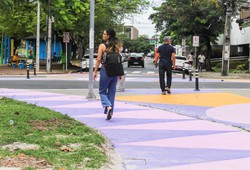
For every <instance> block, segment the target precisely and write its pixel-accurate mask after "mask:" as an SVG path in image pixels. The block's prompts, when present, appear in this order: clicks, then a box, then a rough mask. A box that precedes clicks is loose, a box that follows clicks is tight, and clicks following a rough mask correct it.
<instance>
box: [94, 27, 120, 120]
mask: <svg viewBox="0 0 250 170" xmlns="http://www.w3.org/2000/svg"><path fill="white" fill-rule="evenodd" d="M102 38H103V40H104V43H102V44H100V45H99V48H98V56H97V62H96V64H95V70H94V80H96V78H97V70H98V67H99V65H100V64H101V63H102V67H101V70H100V81H99V94H100V98H101V104H102V106H103V107H104V113H105V114H107V120H110V119H111V118H112V115H113V112H114V102H115V94H116V84H117V81H118V76H114V77H110V76H108V75H107V73H106V70H105V68H104V64H105V63H103V55H105V53H108V52H116V53H120V50H121V47H122V44H121V41H120V40H119V39H118V38H117V37H116V32H115V31H114V29H107V30H104V32H103V35H102Z"/></svg>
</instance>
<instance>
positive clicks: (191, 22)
mask: <svg viewBox="0 0 250 170" xmlns="http://www.w3.org/2000/svg"><path fill="white" fill-rule="evenodd" d="M155 10H156V11H157V12H156V13H154V14H152V15H151V16H150V18H151V19H152V20H153V22H154V23H156V28H157V29H158V30H161V31H162V32H163V35H171V36H172V37H173V39H174V42H175V43H176V44H180V42H181V39H182V38H186V39H187V40H188V44H189V45H191V40H192V36H194V35H197V36H200V48H199V49H198V51H200V50H204V51H206V57H207V59H208V63H207V70H211V63H210V58H211V52H212V46H211V44H216V40H217V38H218V37H219V35H220V34H222V33H223V30H224V5H223V3H221V2H219V1H218V0H210V1H206V0H178V1H176V0H167V1H166V2H164V3H162V5H161V6H160V7H158V8H155Z"/></svg>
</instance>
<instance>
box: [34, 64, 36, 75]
mask: <svg viewBox="0 0 250 170" xmlns="http://www.w3.org/2000/svg"><path fill="white" fill-rule="evenodd" d="M34 76H36V62H34Z"/></svg>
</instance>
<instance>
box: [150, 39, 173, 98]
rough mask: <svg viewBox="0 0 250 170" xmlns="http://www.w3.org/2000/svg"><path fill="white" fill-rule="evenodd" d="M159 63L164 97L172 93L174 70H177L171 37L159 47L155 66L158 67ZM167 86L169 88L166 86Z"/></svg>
mask: <svg viewBox="0 0 250 170" xmlns="http://www.w3.org/2000/svg"><path fill="white" fill-rule="evenodd" d="M158 60H160V61H159V64H158V66H159V80H160V87H161V91H162V95H166V92H167V93H168V94H170V93H171V91H170V88H171V83H172V69H176V66H175V48H174V47H173V46H172V45H171V37H169V36H165V37H164V44H162V45H161V46H159V47H158V48H157V50H156V55H155V59H154V64H155V65H157V63H158ZM165 74H166V75H167V80H166V83H165ZM166 84H167V86H166Z"/></svg>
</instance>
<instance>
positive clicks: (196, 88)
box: [194, 69, 200, 91]
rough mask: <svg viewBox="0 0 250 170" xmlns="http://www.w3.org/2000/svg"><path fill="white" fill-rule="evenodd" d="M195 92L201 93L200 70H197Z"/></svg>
mask: <svg viewBox="0 0 250 170" xmlns="http://www.w3.org/2000/svg"><path fill="white" fill-rule="evenodd" d="M194 90H195V91H200V89H199V70H198V69H196V70H195V89H194Z"/></svg>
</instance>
